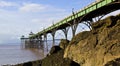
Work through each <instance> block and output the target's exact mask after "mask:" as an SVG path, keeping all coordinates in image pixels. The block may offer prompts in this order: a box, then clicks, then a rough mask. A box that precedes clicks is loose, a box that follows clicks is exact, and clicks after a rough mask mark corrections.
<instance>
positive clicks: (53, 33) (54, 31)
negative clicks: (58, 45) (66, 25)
mask: <svg viewBox="0 0 120 66" xmlns="http://www.w3.org/2000/svg"><path fill="white" fill-rule="evenodd" d="M55 33H56V30H53V31H52V33H51V35H52V39H53V44H52V46H54V45H55Z"/></svg>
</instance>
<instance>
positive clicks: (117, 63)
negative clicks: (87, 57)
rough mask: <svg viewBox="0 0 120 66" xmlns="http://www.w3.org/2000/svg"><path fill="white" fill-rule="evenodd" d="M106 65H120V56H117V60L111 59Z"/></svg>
mask: <svg viewBox="0 0 120 66" xmlns="http://www.w3.org/2000/svg"><path fill="white" fill-rule="evenodd" d="M104 66H120V58H117V59H115V60H112V61H109V62H108V63H106V64H105V65H104Z"/></svg>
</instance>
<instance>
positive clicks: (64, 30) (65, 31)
mask: <svg viewBox="0 0 120 66" xmlns="http://www.w3.org/2000/svg"><path fill="white" fill-rule="evenodd" d="M69 28H70V27H66V28H65V29H62V31H63V32H64V34H65V39H66V40H67V33H68V30H69Z"/></svg>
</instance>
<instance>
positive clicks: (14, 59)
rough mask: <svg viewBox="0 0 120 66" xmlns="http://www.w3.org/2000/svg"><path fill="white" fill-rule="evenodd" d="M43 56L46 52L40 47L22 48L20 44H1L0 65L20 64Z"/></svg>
mask: <svg viewBox="0 0 120 66" xmlns="http://www.w3.org/2000/svg"><path fill="white" fill-rule="evenodd" d="M43 57H44V53H43V51H42V50H40V49H39V50H37V49H22V48H21V46H19V45H0V65H5V64H18V63H23V62H28V61H34V60H38V59H42V58H43Z"/></svg>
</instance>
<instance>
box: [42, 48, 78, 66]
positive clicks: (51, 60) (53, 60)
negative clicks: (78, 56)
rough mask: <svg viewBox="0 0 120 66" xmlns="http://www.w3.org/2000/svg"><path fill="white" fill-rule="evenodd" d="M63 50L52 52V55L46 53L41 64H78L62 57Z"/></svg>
mask: <svg viewBox="0 0 120 66" xmlns="http://www.w3.org/2000/svg"><path fill="white" fill-rule="evenodd" d="M63 55H64V50H63V49H61V50H60V51H58V52H56V53H53V54H52V55H48V56H47V57H45V58H44V59H43V60H42V64H41V66H80V65H79V64H78V63H76V62H74V61H72V60H70V59H65V58H63Z"/></svg>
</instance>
